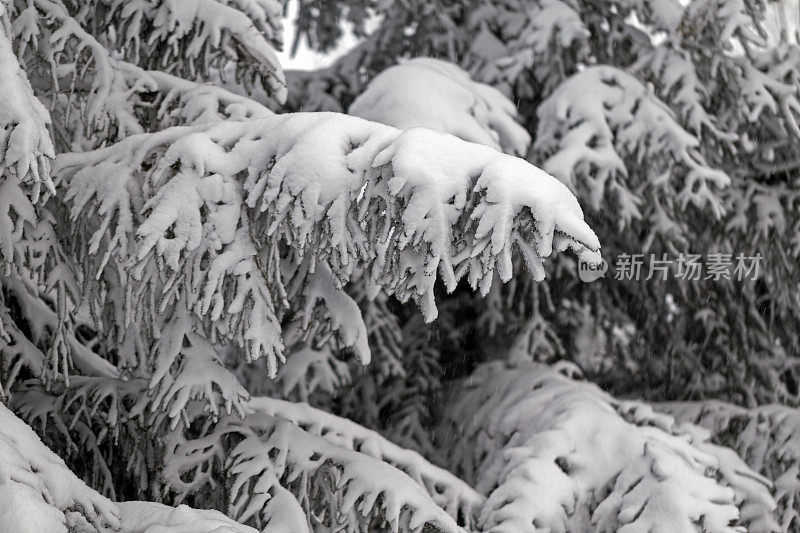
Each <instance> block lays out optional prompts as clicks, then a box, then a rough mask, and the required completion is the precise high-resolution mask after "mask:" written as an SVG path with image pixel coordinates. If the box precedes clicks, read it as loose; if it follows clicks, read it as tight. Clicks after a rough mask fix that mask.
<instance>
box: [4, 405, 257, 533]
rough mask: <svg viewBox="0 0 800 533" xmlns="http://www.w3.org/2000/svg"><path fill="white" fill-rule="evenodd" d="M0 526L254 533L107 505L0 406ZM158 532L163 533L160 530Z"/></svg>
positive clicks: (200, 517) (180, 510) (172, 511)
mask: <svg viewBox="0 0 800 533" xmlns="http://www.w3.org/2000/svg"><path fill="white" fill-rule="evenodd" d="M0 524H2V527H3V530H4V531H14V532H15V533H41V532H45V531H46V532H48V533H67V532H68V531H70V532H72V531H109V532H110V531H114V532H118V533H134V532H141V531H144V530H147V531H154V530H159V531H164V530H167V531H192V532H193V533H212V532H219V531H227V532H230V533H255V530H254V529H253V528H250V527H247V526H245V525H242V524H238V523H236V522H235V521H233V520H231V519H230V518H228V517H226V516H225V515H223V514H222V513H220V512H219V511H213V510H195V509H191V508H189V507H187V506H185V505H181V506H179V507H177V508H172V507H167V506H165V505H161V504H158V503H152V502H137V501H130V502H125V503H113V502H111V501H110V500H109V499H107V498H105V497H104V496H102V495H100V494H99V493H97V492H96V491H94V490H93V489H91V488H90V487H88V486H87V485H86V484H85V483H84V482H83V481H81V480H80V479H78V478H77V477H76V476H75V474H73V473H72V472H71V471H70V470H69V469H68V468H67V466H66V465H65V464H64V461H63V460H62V459H61V458H59V457H58V456H57V455H56V454H55V453H53V452H52V451H51V450H50V449H48V448H47V447H46V446H45V445H44V444H42V441H41V440H39V437H38V436H37V435H36V433H34V432H33V430H31V428H30V427H28V426H27V425H25V423H23V422H22V421H21V420H20V419H18V418H17V417H15V416H14V414H13V413H12V412H11V411H9V410H8V408H6V407H5V406H4V405H2V404H0ZM162 528H163V529H162Z"/></svg>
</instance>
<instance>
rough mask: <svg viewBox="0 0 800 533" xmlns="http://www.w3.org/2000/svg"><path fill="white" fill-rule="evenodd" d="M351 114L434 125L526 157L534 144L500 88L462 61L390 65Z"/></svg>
mask: <svg viewBox="0 0 800 533" xmlns="http://www.w3.org/2000/svg"><path fill="white" fill-rule="evenodd" d="M347 112H348V114H350V115H353V116H356V117H361V118H365V119H367V120H373V121H375V122H380V123H382V124H387V125H389V126H394V127H395V128H400V129H404V130H405V129H410V128H416V127H425V128H431V129H434V130H439V131H444V132H447V133H450V134H452V135H455V136H456V137H459V138H461V139H464V140H465V141H470V142H475V143H479V144H485V145H487V146H491V147H493V148H496V149H497V150H500V151H503V152H506V153H509V154H513V155H517V156H524V155H525V153H526V152H527V150H528V145H529V144H530V142H531V137H530V135H528V132H527V131H525V128H523V127H522V126H520V125H519V124H518V123H517V122H516V120H515V118H516V115H517V109H516V107H515V106H514V104H513V102H511V101H510V100H509V99H508V98H506V97H505V96H503V94H502V93H500V91H498V90H497V89H495V88H494V87H491V86H489V85H485V84H483V83H477V82H475V81H472V79H470V77H469V74H467V73H466V72H465V71H463V70H461V68H459V67H458V66H457V65H455V64H453V63H449V62H447V61H442V60H439V59H433V58H416V59H411V60H408V61H404V62H401V63H400V64H399V65H397V66H394V67H391V68H388V69H386V70H384V71H383V72H381V73H380V74H378V76H376V77H375V78H374V79H373V80H372V81H370V82H369V84H368V85H367V87H366V89H365V90H364V92H363V93H362V94H361V95H360V96H359V97H358V98H356V99H355V101H354V102H353V103H352V104H351V105H350V108H349V109H348V110H347Z"/></svg>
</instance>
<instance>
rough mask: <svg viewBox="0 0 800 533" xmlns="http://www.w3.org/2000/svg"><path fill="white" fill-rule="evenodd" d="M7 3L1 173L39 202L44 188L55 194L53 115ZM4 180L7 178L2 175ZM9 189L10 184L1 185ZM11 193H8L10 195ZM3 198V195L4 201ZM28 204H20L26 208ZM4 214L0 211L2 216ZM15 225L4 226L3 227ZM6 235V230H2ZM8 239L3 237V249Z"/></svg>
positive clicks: (1, 49) (0, 82) (0, 85)
mask: <svg viewBox="0 0 800 533" xmlns="http://www.w3.org/2000/svg"><path fill="white" fill-rule="evenodd" d="M6 9H7V8H6V6H5V4H0V94H2V95H3V98H2V100H0V126H2V128H1V129H0V171H2V174H5V172H4V171H6V170H7V171H8V172H10V173H11V174H13V175H14V176H16V178H17V180H18V181H19V182H20V183H22V184H26V185H30V186H31V200H32V201H33V203H36V202H37V201H38V198H39V191H40V188H41V187H42V186H44V187H45V189H47V190H48V191H49V192H51V193H52V192H55V189H54V187H53V182H52V180H51V179H50V161H51V160H52V159H53V158H54V157H55V149H54V147H53V142H52V140H51V139H50V132H49V131H48V129H47V127H48V125H49V124H50V114H49V113H48V112H47V109H45V107H44V106H43V105H42V104H41V102H40V101H39V100H38V99H37V98H36V96H35V95H34V94H33V89H32V88H31V84H30V82H29V81H28V78H27V76H26V75H25V72H23V70H22V69H21V68H20V65H19V62H18V61H17V58H16V56H15V55H14V52H13V50H12V43H11V40H12V32H11V24H10V21H9V19H8V13H6ZM0 179H1V180H3V181H5V180H6V179H7V178H6V177H5V176H2V175H0ZM0 186H2V187H6V185H4V184H3V185H0ZM7 194H8V193H7ZM1 197H2V196H0V198H1ZM26 203H27V202H24V201H20V202H19V204H20V207H21V208H22V209H24V206H25V204H26ZM2 215H3V212H0V216H2ZM10 227H11V225H10V224H9V225H6V224H0V228H10ZM0 231H3V232H5V229H3V230H0ZM4 242H6V239H4V238H3V237H0V247H2V246H3V243H4Z"/></svg>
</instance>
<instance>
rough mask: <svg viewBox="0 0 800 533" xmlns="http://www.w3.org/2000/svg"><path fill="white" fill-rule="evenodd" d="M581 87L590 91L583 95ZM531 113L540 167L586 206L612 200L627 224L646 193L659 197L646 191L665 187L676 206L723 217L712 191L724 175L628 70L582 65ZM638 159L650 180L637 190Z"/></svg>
mask: <svg viewBox="0 0 800 533" xmlns="http://www.w3.org/2000/svg"><path fill="white" fill-rule="evenodd" d="M587 86H591V87H594V88H595V89H596V90H594V91H593V92H592V93H591V94H586V91H585V87H587ZM537 116H538V118H539V126H538V129H537V135H536V137H537V141H536V145H535V148H536V150H537V152H538V153H539V154H541V155H542V157H543V158H545V161H544V163H543V165H542V166H543V168H544V169H545V170H547V171H548V172H550V173H552V174H553V175H554V176H556V177H558V178H559V179H562V180H564V182H565V183H568V184H570V186H571V187H572V188H574V189H577V190H578V192H579V193H580V196H581V197H583V198H586V199H587V200H588V201H589V202H590V204H591V206H592V208H593V209H595V210H599V209H600V208H601V205H602V203H603V202H604V201H606V199H607V198H614V202H615V203H616V205H617V206H618V207H617V211H618V212H619V216H620V217H621V219H622V220H623V221H625V222H629V221H630V220H631V219H634V218H640V217H641V216H642V213H640V209H639V206H640V205H641V204H642V202H643V201H644V200H645V198H647V199H648V200H649V198H650V197H651V196H654V195H656V196H658V195H659V192H652V190H655V191H660V190H664V191H666V190H667V189H668V188H669V189H674V190H675V195H676V200H677V202H678V204H679V205H680V206H681V207H686V206H687V205H689V204H691V205H694V206H696V207H698V208H709V209H711V210H712V212H713V213H714V214H715V215H717V216H720V215H721V214H722V212H723V208H722V203H721V200H720V198H719V196H718V194H717V193H718V190H719V189H720V188H722V187H725V186H726V185H728V184H729V183H730V178H729V177H728V176H727V175H726V174H725V172H723V171H721V170H718V169H714V168H711V167H709V166H708V164H707V163H706V162H705V160H704V158H703V156H702V154H701V153H700V150H699V146H700V141H699V139H698V138H697V137H695V136H693V135H691V134H690V133H689V132H687V131H686V130H684V129H683V128H682V127H681V126H680V124H678V122H676V121H675V119H674V117H673V115H672V112H671V111H670V110H669V108H667V107H666V106H665V105H664V104H663V103H662V102H661V101H660V100H658V98H656V97H655V95H653V94H650V93H649V92H648V91H647V89H646V88H645V86H644V85H643V84H642V83H641V82H640V81H639V80H637V79H636V78H634V77H633V76H631V75H630V74H628V73H626V72H624V71H622V70H619V69H617V68H614V67H610V66H595V67H590V68H587V69H586V70H584V71H582V72H580V73H578V74H575V75H574V76H572V77H571V78H569V79H568V80H566V81H565V82H564V83H562V84H561V85H559V86H558V87H557V88H556V89H555V90H554V92H553V94H552V95H551V96H550V97H548V98H547V99H546V100H544V102H542V104H541V106H540V107H539V109H538V110H537ZM642 163H646V167H647V168H648V172H647V173H646V175H649V176H652V177H649V178H645V179H646V180H649V181H650V183H647V182H646V181H645V183H644V185H645V188H644V192H634V191H638V190H639V189H641V184H642V179H643V177H642V175H640V173H639V172H636V173H633V171H629V169H632V168H635V166H636V165H638V164H642ZM673 175H677V176H678V177H679V178H678V179H675V178H673V177H672V176H673ZM673 180H674V181H673ZM670 182H672V183H670ZM648 191H651V192H649V194H648ZM645 194H647V196H645ZM648 203H650V202H648Z"/></svg>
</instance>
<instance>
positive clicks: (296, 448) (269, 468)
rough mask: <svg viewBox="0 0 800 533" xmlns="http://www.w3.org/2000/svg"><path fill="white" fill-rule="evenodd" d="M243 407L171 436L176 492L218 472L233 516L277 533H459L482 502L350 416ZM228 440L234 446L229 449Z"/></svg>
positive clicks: (264, 402) (267, 402) (169, 460)
mask: <svg viewBox="0 0 800 533" xmlns="http://www.w3.org/2000/svg"><path fill="white" fill-rule="evenodd" d="M247 407H248V409H249V410H250V411H251V412H250V414H248V415H247V416H245V417H244V418H243V419H240V418H237V417H223V418H221V419H220V420H219V422H217V423H210V422H209V423H208V425H207V426H206V428H205V429H204V431H203V434H202V435H201V436H200V437H199V438H186V437H185V436H184V435H183V434H182V433H180V432H177V433H173V434H172V435H171V436H170V437H168V450H167V456H166V469H165V476H166V478H167V482H168V484H169V486H170V487H171V488H172V489H173V490H175V491H176V492H177V493H178V494H179V495H180V496H183V495H186V494H188V493H190V492H191V491H196V490H198V488H199V487H201V486H203V485H204V484H207V483H210V482H211V480H212V478H211V476H212V474H214V473H215V472H218V473H219V472H221V471H220V468H222V467H224V471H225V472H226V475H227V476H229V477H230V479H231V485H230V486H231V494H230V502H231V504H230V505H231V507H230V509H229V514H231V515H232V516H236V517H238V519H239V520H241V521H252V522H253V523H255V524H257V525H258V527H264V526H267V528H268V529H267V530H268V531H282V529H280V526H281V521H282V520H289V521H290V522H293V523H301V524H305V523H306V518H305V516H308V517H309V518H310V519H311V520H312V523H314V524H317V523H320V524H324V525H327V526H328V527H332V526H337V527H342V528H347V529H348V530H349V529H354V530H360V528H363V527H366V526H369V525H372V526H373V527H389V528H390V529H391V530H392V531H398V529H400V530H402V531H406V530H415V529H417V528H419V527H421V526H422V525H424V524H428V525H431V526H435V527H436V528H438V530H441V531H463V530H462V529H461V528H460V527H459V526H458V525H457V522H456V521H458V523H461V524H463V525H469V524H470V523H471V522H472V520H473V516H474V515H473V513H474V512H476V511H477V509H478V508H479V506H480V504H481V503H482V502H483V497H482V496H480V495H479V494H477V493H476V492H475V491H474V490H472V489H471V488H470V487H469V486H468V485H467V484H466V483H464V482H463V481H461V480H460V479H458V478H456V477H455V476H453V475H452V474H450V473H449V472H447V471H445V470H443V469H441V468H439V467H436V466H434V465H432V464H430V463H429V462H428V461H426V460H425V459H424V458H423V457H422V456H420V455H419V454H417V453H415V452H411V451H409V450H404V449H402V448H400V447H398V446H396V445H394V444H392V443H390V442H389V441H387V440H386V439H384V438H383V437H381V436H379V435H378V434H377V433H375V432H373V431H370V430H367V429H364V428H362V427H361V426H358V425H357V424H354V423H353V422H351V421H349V420H347V419H342V418H339V417H336V416H334V415H331V414H329V413H326V412H324V411H319V410H317V409H314V408H312V407H309V406H308V405H305V404H293V403H290V402H284V401H281V400H275V399H271V398H254V399H253V400H252V401H251V402H249V403H248V404H247ZM192 416H193V415H190V417H192ZM195 416H202V415H201V413H200V411H197V412H195ZM232 437H235V439H233V440H231V438H232ZM224 442H233V443H234V444H233V445H232V449H230V450H228V449H225V448H224V447H223V443H224ZM217 475H219V474H217ZM215 479H218V478H215ZM284 487H285V488H284ZM287 489H288V490H289V491H290V492H288V493H287V492H286V491H287ZM273 498H275V499H276V500H277V501H273ZM287 501H288V502H292V503H291V505H289V506H288V508H286V509H284V511H283V516H282V517H279V519H278V520H277V521H275V522H274V521H273V520H275V516H274V513H276V512H277V511H279V510H280V509H276V505H273V504H277V505H278V506H280V505H281V504H285V503H286V502H287ZM292 508H295V509H296V511H292ZM283 527H284V528H286V527H289V526H288V525H286V524H284V525H283ZM290 529H291V528H290ZM283 530H285V529H283ZM295 530H296V531H300V530H305V528H301V529H293V530H292V531H295Z"/></svg>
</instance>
